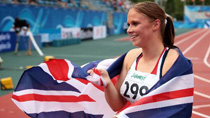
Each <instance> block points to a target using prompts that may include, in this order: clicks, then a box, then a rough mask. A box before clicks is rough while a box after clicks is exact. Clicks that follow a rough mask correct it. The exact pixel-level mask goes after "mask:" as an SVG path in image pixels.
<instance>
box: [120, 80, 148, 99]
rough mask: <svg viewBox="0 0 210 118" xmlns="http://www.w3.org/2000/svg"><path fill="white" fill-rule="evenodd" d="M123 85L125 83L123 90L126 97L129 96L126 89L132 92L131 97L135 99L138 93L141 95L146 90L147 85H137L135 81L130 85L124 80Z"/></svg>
mask: <svg viewBox="0 0 210 118" xmlns="http://www.w3.org/2000/svg"><path fill="white" fill-rule="evenodd" d="M125 85H126V90H125V93H124V96H125V97H128V98H130V95H128V91H130V92H131V93H132V94H133V96H132V99H136V97H137V95H138V94H140V95H141V96H143V95H145V93H146V92H147V91H148V87H147V86H141V87H139V85H138V84H136V83H133V84H131V85H130V84H129V82H128V81H126V82H125Z"/></svg>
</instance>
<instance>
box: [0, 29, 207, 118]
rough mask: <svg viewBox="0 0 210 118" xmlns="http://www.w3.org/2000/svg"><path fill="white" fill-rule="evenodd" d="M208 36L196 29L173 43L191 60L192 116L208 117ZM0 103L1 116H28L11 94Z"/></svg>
mask: <svg viewBox="0 0 210 118" xmlns="http://www.w3.org/2000/svg"><path fill="white" fill-rule="evenodd" d="M209 37H210V30H205V29H196V30H193V31H190V32H188V33H185V34H182V35H179V36H177V37H176V39H175V45H176V46H178V47H179V48H180V49H181V50H182V52H183V53H184V55H185V56H186V57H187V58H189V59H190V60H191V61H192V62H193V71H194V77H195V81H194V82H195V83H194V84H195V88H194V105H193V115H192V118H210V92H209V91H210V38H209ZM0 105H1V109H0V117H1V118H2V117H4V118H13V117H16V118H28V116H26V115H25V114H24V113H23V112H21V111H20V110H19V109H18V108H17V107H16V106H15V105H14V103H13V102H12V101H11V94H7V95H4V96H2V97H0ZM2 106H3V107H2Z"/></svg>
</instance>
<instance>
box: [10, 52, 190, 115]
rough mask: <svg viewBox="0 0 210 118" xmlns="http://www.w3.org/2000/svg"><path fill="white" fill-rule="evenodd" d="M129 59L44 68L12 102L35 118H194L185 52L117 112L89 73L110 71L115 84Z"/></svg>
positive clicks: (29, 74) (29, 73)
mask: <svg viewBox="0 0 210 118" xmlns="http://www.w3.org/2000/svg"><path fill="white" fill-rule="evenodd" d="M179 52H180V51H179ZM125 55H126V54H124V55H122V56H121V57H119V58H117V59H105V60H101V61H94V62H90V63H88V64H86V65H84V66H82V67H80V66H77V65H75V64H73V63H72V62H70V61H69V60H65V59H53V60H50V61H48V62H45V63H41V64H40V65H38V66H35V67H33V68H31V69H28V70H26V71H25V72H24V73H23V74H22V76H21V78H20V81H19V83H18V85H17V87H16V89H15V91H14V92H13V95H12V100H13V102H14V103H15V104H16V105H17V106H18V107H19V108H20V109H21V110H22V111H23V112H25V113H26V114H27V115H29V116H30V117H33V118H112V117H113V116H114V115H115V114H117V115H116V117H119V118H139V117H141V118H169V117H170V118H179V117H180V118H190V117H191V114H192V105H193V88H194V83H193V82H194V79H193V72H192V63H191V62H190V61H189V60H187V59H186V58H185V57H184V56H183V55H182V54H181V52H180V56H179V57H178V59H177V60H176V62H175V64H174V65H173V66H172V67H171V68H170V69H169V71H168V72H167V73H166V74H165V75H164V76H163V77H162V78H161V79H160V81H158V82H157V83H156V84H155V85H154V86H153V87H152V88H151V89H150V90H149V91H148V92H147V94H146V95H145V96H144V97H142V98H141V99H140V100H138V101H137V102H135V103H133V104H131V105H129V106H127V107H126V108H124V109H122V110H120V111H119V112H117V113H116V112H114V111H112V109H111V108H110V107H109V105H108V104H107V102H106V100H105V96H104V90H103V84H104V83H103V81H101V80H100V79H99V80H98V78H97V77H96V78H94V77H92V78H91V76H89V75H88V73H87V70H89V69H92V68H103V69H107V71H108V73H109V75H110V78H115V79H116V77H117V75H119V73H120V72H121V68H122V63H123V60H124V57H125ZM90 81H91V82H90ZM113 82H114V79H113ZM98 85H100V86H98ZM113 102H114V101H113Z"/></svg>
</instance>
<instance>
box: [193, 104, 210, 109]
mask: <svg viewBox="0 0 210 118" xmlns="http://www.w3.org/2000/svg"><path fill="white" fill-rule="evenodd" d="M206 107H210V104H206V105H196V106H193V109H200V108H206Z"/></svg>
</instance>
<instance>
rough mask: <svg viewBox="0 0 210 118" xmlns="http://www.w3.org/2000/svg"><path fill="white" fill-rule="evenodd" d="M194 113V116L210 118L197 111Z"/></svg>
mask: <svg viewBox="0 0 210 118" xmlns="http://www.w3.org/2000/svg"><path fill="white" fill-rule="evenodd" d="M192 113H193V114H196V115H198V116H201V117H204V118H210V116H207V115H205V114H202V113H199V112H197V111H192Z"/></svg>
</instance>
